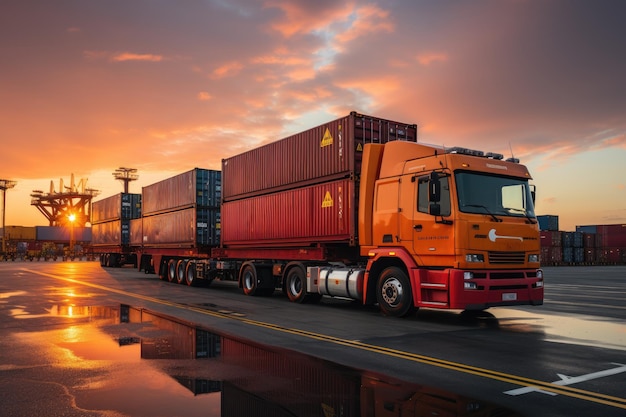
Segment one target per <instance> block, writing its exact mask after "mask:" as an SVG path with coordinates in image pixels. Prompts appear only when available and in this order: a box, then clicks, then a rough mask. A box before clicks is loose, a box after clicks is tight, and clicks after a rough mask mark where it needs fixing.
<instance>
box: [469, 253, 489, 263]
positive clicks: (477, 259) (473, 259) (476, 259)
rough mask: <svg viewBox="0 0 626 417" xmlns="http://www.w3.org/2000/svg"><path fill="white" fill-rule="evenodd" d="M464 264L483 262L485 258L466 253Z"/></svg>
mask: <svg viewBox="0 0 626 417" xmlns="http://www.w3.org/2000/svg"><path fill="white" fill-rule="evenodd" d="M465 261H466V262H485V256H484V255H482V254H479V253H468V254H467V255H465Z"/></svg>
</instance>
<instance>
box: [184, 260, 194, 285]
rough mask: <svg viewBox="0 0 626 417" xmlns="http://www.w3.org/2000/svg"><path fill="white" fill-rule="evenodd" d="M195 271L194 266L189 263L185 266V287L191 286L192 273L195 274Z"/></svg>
mask: <svg viewBox="0 0 626 417" xmlns="http://www.w3.org/2000/svg"><path fill="white" fill-rule="evenodd" d="M195 270H196V264H195V263H192V262H190V263H189V265H187V274H186V280H187V285H191V284H193V280H194V273H195V272H196V271H195Z"/></svg>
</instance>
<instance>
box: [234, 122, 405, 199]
mask: <svg viewBox="0 0 626 417" xmlns="http://www.w3.org/2000/svg"><path fill="white" fill-rule="evenodd" d="M394 140H405V141H411V142H416V141H417V126H416V125H414V124H413V125H409V124H406V123H400V122H394V121H390V120H385V119H379V118H375V117H371V116H363V115H360V114H357V113H355V112H352V113H350V114H349V115H348V116H346V117H342V118H339V119H337V120H333V121H331V122H328V123H325V124H323V125H321V126H317V127H314V128H312V129H309V130H307V131H304V132H301V133H298V134H295V135H293V136H290V137H287V138H285V139H282V140H278V141H276V142H272V143H269V144H267V145H265V146H261V147H258V148H255V149H252V150H250V151H248V152H245V153H243V154H240V155H237V156H233V157H231V158H227V159H224V160H223V161H222V173H223V175H224V184H223V190H222V192H223V198H224V201H232V200H236V199H241V198H244V197H252V196H255V195H261V194H267V193H270V192H277V191H282V190H287V189H291V188H298V187H303V186H306V185H312V184H317V183H321V182H328V181H331V180H333V179H339V178H349V177H356V176H358V174H360V172H361V159H362V155H363V145H364V144H365V143H387V142H390V141H394Z"/></svg>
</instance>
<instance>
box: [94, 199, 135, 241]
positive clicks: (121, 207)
mask: <svg viewBox="0 0 626 417" xmlns="http://www.w3.org/2000/svg"><path fill="white" fill-rule="evenodd" d="M140 217H141V194H130V193H120V194H116V195H113V196H111V197H107V198H105V199H103V200H100V201H95V202H94V203H93V205H92V209H91V227H92V229H93V236H94V240H93V242H92V245H93V246H94V247H96V248H97V247H101V246H115V245H129V244H130V222H131V220H132V219H138V218H140Z"/></svg>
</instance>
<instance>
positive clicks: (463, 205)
mask: <svg viewBox="0 0 626 417" xmlns="http://www.w3.org/2000/svg"><path fill="white" fill-rule="evenodd" d="M455 179H456V188H457V191H458V199H459V209H460V210H461V211H462V212H464V213H477V214H485V215H488V216H492V217H494V216H495V217H497V216H513V217H527V218H529V219H534V217H535V210H534V207H533V200H532V195H531V192H530V186H529V184H528V181H527V180H524V179H520V178H511V177H503V176H496V175H491V174H481V173H476V172H463V171H460V172H456V173H455Z"/></svg>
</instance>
